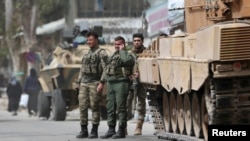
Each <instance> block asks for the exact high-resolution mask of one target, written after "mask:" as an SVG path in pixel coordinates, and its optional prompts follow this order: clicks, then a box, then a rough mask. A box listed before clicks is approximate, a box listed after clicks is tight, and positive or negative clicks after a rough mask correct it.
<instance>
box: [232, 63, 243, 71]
mask: <svg viewBox="0 0 250 141" xmlns="http://www.w3.org/2000/svg"><path fill="white" fill-rule="evenodd" d="M241 70H242V64H241V63H240V62H234V63H233V71H241Z"/></svg>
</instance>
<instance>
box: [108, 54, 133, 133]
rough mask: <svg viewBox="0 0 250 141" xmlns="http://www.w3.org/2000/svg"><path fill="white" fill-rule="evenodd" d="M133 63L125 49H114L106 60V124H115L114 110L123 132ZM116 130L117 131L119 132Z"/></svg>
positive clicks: (110, 125)
mask: <svg viewBox="0 0 250 141" xmlns="http://www.w3.org/2000/svg"><path fill="white" fill-rule="evenodd" d="M133 65H134V58H133V56H132V55H131V54H130V53H128V52H127V51H125V50H120V51H116V52H115V53H114V54H113V55H112V56H111V57H110V58H109V60H108V65H107V67H106V75H107V76H106V78H107V87H108V94H107V114H108V120H107V122H108V126H109V127H115V126H116V117H117V115H116V110H117V114H118V118H119V119H118V120H119V131H121V132H122V133H124V131H125V128H126V127H127V111H126V100H127V95H128V91H129V86H130V80H129V76H130V75H131V74H132V67H133ZM119 131H118V132H119Z"/></svg>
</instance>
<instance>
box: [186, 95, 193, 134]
mask: <svg viewBox="0 0 250 141" xmlns="http://www.w3.org/2000/svg"><path fill="white" fill-rule="evenodd" d="M184 120H185V127H186V133H187V135H189V136H191V133H192V119H191V101H190V94H188V93H186V94H184Z"/></svg>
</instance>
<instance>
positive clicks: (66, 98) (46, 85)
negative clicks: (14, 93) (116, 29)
mask: <svg viewBox="0 0 250 141" xmlns="http://www.w3.org/2000/svg"><path fill="white" fill-rule="evenodd" d="M81 38H83V37H81ZM100 47H101V48H103V49H105V50H106V51H107V53H108V54H111V53H112V52H113V51H114V48H113V47H112V46H111V45H100ZM88 49H89V47H88V46H87V45H84V44H79V45H78V46H77V47H74V46H73V45H70V44H68V43H67V42H64V43H63V44H60V46H58V47H56V48H55V50H54V51H53V54H52V57H51V59H50V61H48V63H47V64H46V65H44V66H43V67H42V69H41V71H40V77H39V81H40V83H41V86H42V91H41V92H40V93H39V98H38V116H39V117H45V118H47V119H48V118H51V119H53V120H55V121H63V120H65V119H66V115H67V114H66V112H67V111H72V110H74V109H76V108H78V107H79V102H78V92H77V90H76V89H75V88H76V87H75V82H76V80H77V78H78V75H79V72H80V68H81V59H82V56H83V54H85V53H87V52H88ZM102 96H103V97H104V98H102V99H103V101H102V107H105V106H106V103H105V99H106V98H105V97H106V88H104V91H103V95H102ZM102 111H106V110H102ZM102 118H105V112H102Z"/></svg>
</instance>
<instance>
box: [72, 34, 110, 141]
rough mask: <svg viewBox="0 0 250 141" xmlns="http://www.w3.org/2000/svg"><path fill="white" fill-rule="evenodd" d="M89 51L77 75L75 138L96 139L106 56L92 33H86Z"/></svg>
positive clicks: (96, 37)
mask: <svg viewBox="0 0 250 141" xmlns="http://www.w3.org/2000/svg"><path fill="white" fill-rule="evenodd" d="M86 36H87V44H88V46H89V48H90V49H89V51H88V53H87V54H85V55H84V56H83V58H82V67H81V70H80V73H79V77H78V81H77V83H78V84H79V86H78V87H79V95H78V100H79V108H80V124H81V132H80V134H79V135H77V136H76V137H77V138H87V137H89V138H98V126H99V123H100V102H101V93H102V89H103V86H104V80H103V79H102V76H103V73H104V72H103V70H104V68H105V65H106V62H107V59H108V54H107V53H106V51H105V50H104V49H101V48H99V45H98V34H97V33H96V32H94V31H90V32H89V33H87V35H86ZM89 107H90V108H91V109H92V118H93V121H92V124H93V127H92V130H91V133H90V136H88V127H87V126H88V108H89Z"/></svg>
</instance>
